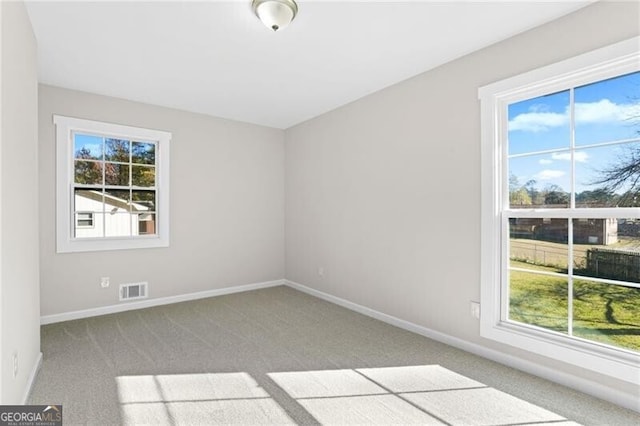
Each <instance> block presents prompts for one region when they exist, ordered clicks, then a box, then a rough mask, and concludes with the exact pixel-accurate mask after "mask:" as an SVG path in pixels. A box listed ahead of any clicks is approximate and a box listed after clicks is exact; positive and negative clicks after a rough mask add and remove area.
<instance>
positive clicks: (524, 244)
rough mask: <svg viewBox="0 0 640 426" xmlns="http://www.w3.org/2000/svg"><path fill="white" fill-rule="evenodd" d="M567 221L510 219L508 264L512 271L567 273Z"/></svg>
mask: <svg viewBox="0 0 640 426" xmlns="http://www.w3.org/2000/svg"><path fill="white" fill-rule="evenodd" d="M568 231H569V229H568V221H567V219H548V218H544V219H543V218H511V219H509V236H510V240H509V261H510V265H511V266H512V267H518V268H526V269H533V270H542V271H548V272H560V273H566V272H567V262H568V259H569V249H568V244H567V238H568V237H567V236H568Z"/></svg>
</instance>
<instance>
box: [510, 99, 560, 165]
mask: <svg viewBox="0 0 640 426" xmlns="http://www.w3.org/2000/svg"><path fill="white" fill-rule="evenodd" d="M567 111H569V91H568V90H565V91H564V92H559V93H554V94H551V95H547V96H540V97H538V98H533V99H527V100H525V101H521V102H517V103H514V104H511V105H509V108H508V117H509V154H510V155H512V154H524V153H527V152H536V151H545V150H551V149H558V148H569V146H570V141H571V139H570V132H569V129H570V127H569V115H568V114H567Z"/></svg>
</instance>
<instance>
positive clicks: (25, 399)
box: [22, 352, 42, 405]
mask: <svg viewBox="0 0 640 426" xmlns="http://www.w3.org/2000/svg"><path fill="white" fill-rule="evenodd" d="M40 367H42V352H39V353H38V356H37V358H36V362H35V363H34V364H33V366H32V367H31V372H30V373H29V378H28V379H27V385H26V386H25V388H24V394H23V396H22V405H25V404H26V403H27V402H28V401H29V396H30V395H31V391H32V390H33V385H34V383H35V381H36V377H37V376H38V371H40Z"/></svg>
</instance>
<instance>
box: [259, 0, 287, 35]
mask: <svg viewBox="0 0 640 426" xmlns="http://www.w3.org/2000/svg"><path fill="white" fill-rule="evenodd" d="M252 6H253V11H254V12H255V14H256V15H257V16H258V18H260V20H261V21H262V23H263V24H265V25H266V26H267V28H271V29H272V30H273V31H278V30H281V29H282V28H284V27H286V26H287V25H289V24H290V23H291V21H293V18H295V17H296V14H297V13H298V5H297V4H296V2H295V1H293V0H253V3H252Z"/></svg>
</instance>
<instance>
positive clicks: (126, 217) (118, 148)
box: [54, 116, 171, 252]
mask: <svg viewBox="0 0 640 426" xmlns="http://www.w3.org/2000/svg"><path fill="white" fill-rule="evenodd" d="M54 122H55V124H56V143H57V163H58V175H57V198H58V203H57V226H58V235H57V247H58V252H71V251H94V250H114V249H130V248H147V247H166V246H168V241H169V217H168V215H169V204H168V203H169V185H168V182H169V141H170V139H171V134H170V133H167V132H163V131H158V130H149V129H142V128H137V127H130V126H122V125H116V124H109V123H102V122H97V121H90V120H82V119H77V118H70V117H62V116H54ZM74 217H75V220H69V219H70V218H74Z"/></svg>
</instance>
